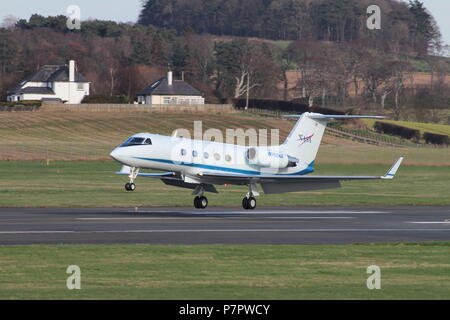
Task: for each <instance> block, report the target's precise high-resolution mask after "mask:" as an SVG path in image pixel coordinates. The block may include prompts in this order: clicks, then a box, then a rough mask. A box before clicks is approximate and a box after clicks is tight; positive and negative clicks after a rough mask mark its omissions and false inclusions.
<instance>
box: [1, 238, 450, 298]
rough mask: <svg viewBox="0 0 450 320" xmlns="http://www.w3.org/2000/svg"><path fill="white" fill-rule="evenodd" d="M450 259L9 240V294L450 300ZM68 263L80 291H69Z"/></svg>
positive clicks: (423, 248) (418, 251)
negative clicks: (371, 283)
mask: <svg viewBox="0 0 450 320" xmlns="http://www.w3.org/2000/svg"><path fill="white" fill-rule="evenodd" d="M449 257H450V243H423V244H408V245H406V244H379V245H346V246H288V245H286V246H270V245H243V246H223V245H211V246H150V245H128V246H125V245H120V246H119V245H114V246H80V245H61V246H7V247H0V288H1V290H0V299H198V300H209V299H258V300H259V299H294V300H295V299H449V298H450V258H449ZM69 265H78V266H79V267H80V268H81V290H73V291H71V290H68V289H67V288H66V280H67V277H68V276H69V275H68V274H66V269H67V267H68V266H69ZM370 265H377V266H379V267H380V268H381V290H368V289H367V287H366V280H367V277H368V276H369V275H368V274H367V273H366V270H367V267H368V266H370Z"/></svg>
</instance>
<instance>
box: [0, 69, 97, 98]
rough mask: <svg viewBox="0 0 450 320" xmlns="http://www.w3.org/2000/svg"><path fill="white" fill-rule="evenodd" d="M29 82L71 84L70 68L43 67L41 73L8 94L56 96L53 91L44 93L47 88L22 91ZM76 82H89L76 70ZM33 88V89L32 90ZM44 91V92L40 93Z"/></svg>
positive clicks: (26, 80)
mask: <svg viewBox="0 0 450 320" xmlns="http://www.w3.org/2000/svg"><path fill="white" fill-rule="evenodd" d="M27 82H69V67H68V66H50V65H47V66H43V67H42V68H41V69H40V70H39V71H37V72H36V73H34V74H32V75H31V76H29V77H28V78H26V79H25V80H24V81H22V82H21V83H20V84H18V85H17V86H15V87H14V88H12V89H11V90H8V94H21V93H35V94H55V93H54V92H53V90H51V89H47V90H50V91H51V93H48V92H44V91H43V90H44V89H46V88H39V87H28V88H24V89H22V87H23V86H24V85H25V83H27ZM75 82H89V81H88V80H86V78H85V77H84V76H83V75H82V74H81V73H79V72H78V71H76V70H75ZM30 88H33V89H30ZM39 89H40V90H42V92H38V91H39ZM24 90H32V91H33V92H31V91H30V92H24Z"/></svg>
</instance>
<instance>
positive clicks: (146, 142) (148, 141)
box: [144, 138, 152, 145]
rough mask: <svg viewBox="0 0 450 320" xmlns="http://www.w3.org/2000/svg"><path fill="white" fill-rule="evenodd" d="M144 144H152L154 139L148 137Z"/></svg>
mask: <svg viewBox="0 0 450 320" xmlns="http://www.w3.org/2000/svg"><path fill="white" fill-rule="evenodd" d="M144 144H150V145H151V144H152V139H150V138H148V139H146V140H145V142H144Z"/></svg>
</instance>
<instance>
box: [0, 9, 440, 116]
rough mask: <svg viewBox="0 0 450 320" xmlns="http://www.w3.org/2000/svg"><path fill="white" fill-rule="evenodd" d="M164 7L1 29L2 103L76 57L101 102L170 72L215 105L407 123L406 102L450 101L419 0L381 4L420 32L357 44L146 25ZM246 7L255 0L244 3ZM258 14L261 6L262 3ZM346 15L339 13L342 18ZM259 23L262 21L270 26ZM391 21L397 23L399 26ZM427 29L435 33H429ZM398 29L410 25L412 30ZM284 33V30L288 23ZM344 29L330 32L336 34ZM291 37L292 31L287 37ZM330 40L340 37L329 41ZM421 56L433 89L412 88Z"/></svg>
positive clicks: (343, 39) (129, 97)
mask: <svg viewBox="0 0 450 320" xmlns="http://www.w3.org/2000/svg"><path fill="white" fill-rule="evenodd" d="M178 1H179V0H173V1H170V3H171V4H172V9H171V10H169V11H170V12H171V14H174V12H176V11H177V10H178V5H180V6H182V4H183V5H184V6H191V5H194V4H202V5H213V4H218V3H219V2H218V0H211V1H206V0H197V1H192V0H189V1H186V2H183V3H182V4H179V3H178ZM227 2H228V6H231V7H232V5H233V4H236V6H237V2H234V1H232V0H230V1H227ZM291 2H292V3H294V2H295V3H297V2H298V3H305V4H308V6H309V7H310V6H317V5H319V4H323V5H325V4H326V5H332V4H331V3H334V6H336V5H337V4H339V5H340V6H344V4H345V6H344V7H345V8H347V9H348V8H349V7H348V6H350V5H351V4H353V3H354V1H353V0H342V1H322V0H320V1H306V0H296V1H293V0H292V1H291ZM375 2H376V1H375ZM157 3H163V2H161V1H160V0H153V1H147V2H146V3H145V4H144V7H143V11H142V14H141V18H140V22H141V23H138V24H126V23H117V22H113V21H99V20H92V21H84V22H83V23H82V26H81V29H80V30H69V29H67V27H66V21H67V18H66V17H65V16H56V17H43V16H40V15H33V16H31V18H30V19H29V20H19V21H16V22H15V23H13V24H9V25H8V26H4V27H3V28H0V95H1V97H0V99H2V100H4V99H5V98H6V91H7V90H8V89H11V88H12V87H14V86H15V85H16V84H17V83H18V82H19V81H21V80H23V79H25V78H26V77H27V76H29V75H31V74H32V73H34V72H36V71H37V70H38V69H39V68H40V67H42V66H43V65H46V64H52V65H54V64H59V65H63V64H66V63H67V62H68V60H70V59H74V60H76V61H77V66H78V68H79V71H80V72H81V73H82V74H83V75H84V76H85V77H86V78H87V79H89V81H91V82H92V95H94V96H97V98H95V97H94V100H95V99H97V100H95V101H98V99H100V98H98V97H99V96H105V97H109V98H107V100H108V101H114V99H117V101H120V102H124V101H130V102H132V101H133V99H134V97H135V94H136V92H138V91H139V90H141V89H143V88H144V87H145V86H146V85H148V84H149V83H150V82H152V81H154V80H156V79H158V78H159V77H162V76H164V75H165V73H166V72H167V70H168V68H170V69H172V70H173V71H174V72H175V76H176V77H178V78H181V77H184V78H185V79H186V80H187V81H188V82H189V83H191V84H192V85H194V86H195V87H196V88H198V89H199V90H201V91H202V92H204V94H205V97H206V99H207V101H208V102H210V103H218V102H227V101H231V99H233V98H242V97H245V96H246V94H247V89H248V88H249V89H250V94H249V95H250V97H251V98H263V99H280V100H290V99H292V98H298V99H299V100H300V102H302V103H305V104H307V105H310V106H312V105H316V106H330V105H340V106H346V105H362V106H367V105H370V106H374V107H377V108H386V107H390V108H393V109H394V110H395V112H396V114H397V115H398V116H399V117H400V116H401V112H402V110H403V108H404V107H405V106H406V105H408V106H416V105H417V106H419V105H423V104H424V101H425V103H426V104H429V105H430V106H432V107H430V108H435V109H437V108H439V106H442V105H448V98H447V96H448V95H447V93H446V92H448V90H447V86H446V83H445V76H446V70H448V65H446V61H444V60H442V59H439V58H436V57H433V56H430V55H427V54H423V53H421V50H424V48H426V50H428V49H429V48H430V47H431V46H433V43H436V42H438V41H439V33H438V28H437V26H435V25H434V23H433V19H432V17H431V15H430V14H429V13H428V12H427V11H426V10H425V8H424V7H423V5H422V4H421V3H420V2H419V1H416V0H415V1H412V2H411V3H409V4H405V3H397V2H393V1H390V0H389V1H388V0H383V1H380V5H391V6H400V7H401V8H406V9H399V11H392V12H391V14H392V15H394V14H395V15H399V16H403V15H407V16H408V17H409V18H408V19H411V16H410V15H412V16H413V17H416V18H415V23H414V25H415V26H416V28H415V29H409V27H408V29H405V30H408V32H400V31H399V30H397V29H394V30H386V31H383V29H382V30H377V31H375V33H373V34H368V35H367V36H366V37H365V38H364V37H362V36H361V35H357V34H356V33H355V34H354V36H351V37H350V38H348V37H349V36H348V33H347V31H342V30H341V31H339V32H340V34H341V36H337V34H336V35H335V36H336V38H326V37H325V38H323V37H321V36H320V37H319V36H318V37H316V38H314V37H310V36H308V37H306V36H305V37H303V36H302V37H300V39H296V40H292V41H284V42H279V41H271V40H267V39H261V38H246V37H231V36H217V35H212V34H208V33H206V34H204V33H202V30H196V29H195V28H193V27H191V26H190V25H189V23H188V22H187V20H186V21H185V23H184V24H183V25H184V27H183V28H181V27H180V30H177V27H176V25H171V26H170V28H169V27H167V28H165V27H161V26H155V25H145V24H144V23H143V21H142V19H143V16H144V15H145V14H146V12H147V11H146V10H148V8H149V5H150V4H152V5H156V4H157ZM164 3H169V2H168V1H166V2H164ZM244 3H247V1H244V2H242V3H241V4H242V5H244ZM249 3H251V1H249ZM258 3H259V4H266V5H267V6H269V4H270V6H269V7H273V6H275V4H277V5H281V4H284V3H285V0H279V1H272V0H262V1H258ZM358 3H359V1H358ZM206 7H207V8H209V7H208V6H206ZM231 7H230V8H231ZM317 8H318V7H317ZM337 8H340V7H337ZM392 8H394V7H392ZM155 10H156V9H155ZM158 10H159V9H158ZM224 10H225V9H224ZM254 10H256V11H257V10H259V9H258V8H257V7H255V8H254ZM317 10H319V9H317ZM336 10H337V9H336ZM336 10H335V11H332V12H335V14H338V13H336ZM355 10H356V9H355ZM383 10H384V9H383ZM392 10H394V9H392ZM405 10H406V11H405ZM163 11H164V10H163ZM206 11H208V10H206ZM338 11H339V10H338ZM164 12H165V11H164ZM221 12H222V11H221ZM225 12H228V11H226V10H225ZM352 12H353V11H352ZM364 12H365V11H364ZM221 14H222V13H221ZM327 14H328V13H325V12H323V13H322V14H320V15H319V16H322V18H323V19H329V18H326V17H327ZM341 14H342V13H341ZM188 16H189V11H186V19H187V17H188ZM319 16H317V17H319ZM311 17H314V14H313V15H312V16H311ZM311 17H310V18H311ZM364 17H365V16H364ZM197 18H198V19H196V20H201V19H200V18H199V17H197ZM253 19H254V20H253V22H257V21H259V20H260V19H259V18H258V19H256V18H253ZM308 19H309V18H308ZM240 21H241V20H240V18H239V16H236V17H235V20H234V23H236V24H239V23H240ZM279 21H284V20H283V16H280V17H279ZM364 21H365V20H364ZM392 21H394V20H392ZM204 23H206V22H204ZM283 23H284V22H283ZM384 23H385V24H386V23H389V20H388V21H387V22H386V21H385V22H384ZM422 24H424V25H425V26H428V28H425V29H424V27H422V26H421V25H422ZM350 25H351V23H350ZM396 26H397V27H398V28H400V27H401V26H403V27H405V25H402V24H398V25H396ZM310 27H311V26H310ZM300 28H303V26H300ZM181 29H182V30H181ZM276 29H277V30H283V28H282V26H278V27H276ZM334 29H335V28H334V27H333V28H332V27H330V30H334ZM351 29H352V28H351ZM384 29H389V28H387V27H385V28H384ZM205 30H206V29H205ZM302 30H303V29H302ZM336 30H337V29H336ZM395 30H397V31H395ZM424 30H428V31H427V32H426V35H420V36H419V35H418V36H417V37H416V38H415V37H413V36H411V34H414V33H417V34H421V33H423V32H424ZM378 31H380V32H389V34H390V37H392V38H389V37H388V35H384V36H386V37H388V38H387V39H386V41H381V40H380V39H381V38H380V37H382V36H383V34H382V33H380V35H377V32H378ZM302 32H304V31H302ZM330 32H331V33H333V32H335V31H330ZM364 32H366V31H364ZM282 33H286V34H288V33H287V31H286V32H285V31H282ZM255 35H260V34H255ZM333 37H334V36H333ZM274 38H277V39H284V38H283V37H274ZM286 38H288V37H286ZM317 39H319V40H317ZM324 39H326V40H335V41H321V40H324ZM413 39H415V40H414V41H413ZM421 39H422V40H421ZM421 41H422V42H423V41H425V42H426V44H425V45H423V48H422V49H421V50H419V47H420V46H418V45H417V44H418V43H422V42H421ZM416 46H417V47H416ZM414 48H416V49H414ZM411 57H413V58H415V59H417V57H418V59H420V61H424V63H426V64H427V66H429V68H430V70H431V71H432V74H433V76H434V78H435V80H434V83H435V84H434V85H433V86H432V87H429V88H423V89H421V90H415V89H414V90H413V91H412V92H411V91H410V89H409V88H408V87H407V82H408V81H409V77H410V76H411V73H412V72H413V71H414V70H415V69H416V66H415V65H414V64H415V61H416V60H414V59H412V58H411ZM292 71H295V72H296V73H297V74H299V78H298V81H297V82H296V83H295V85H294V87H292V79H291V80H290V79H289V73H290V72H291V73H292ZM351 92H352V94H351ZM118 96H119V97H118ZM411 97H414V99H412V98H411ZM94 100H93V101H94ZM100 100H101V99H100ZM430 101H431V102H430ZM414 110H417V112H416V113H417V117H421V116H422V115H421V112H422V111H421V109H420V108H419V107H417V109H414ZM433 110H434V109H433ZM436 114H437V113H436Z"/></svg>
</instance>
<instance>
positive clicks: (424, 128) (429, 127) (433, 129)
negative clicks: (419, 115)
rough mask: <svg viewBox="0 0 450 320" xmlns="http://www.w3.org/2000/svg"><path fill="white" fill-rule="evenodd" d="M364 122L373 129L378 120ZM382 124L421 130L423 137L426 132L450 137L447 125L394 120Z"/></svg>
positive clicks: (449, 129)
mask: <svg viewBox="0 0 450 320" xmlns="http://www.w3.org/2000/svg"><path fill="white" fill-rule="evenodd" d="M363 121H364V122H365V123H366V124H367V125H368V126H369V127H373V126H374V124H375V122H376V121H377V120H372V119H364V120H363ZM381 122H386V123H392V124H396V125H399V126H403V127H406V128H411V129H415V130H419V131H420V134H421V135H423V134H424V133H425V132H430V133H435V134H442V135H447V136H450V126H449V125H445V124H436V123H422V122H412V121H394V120H382V121H381Z"/></svg>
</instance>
